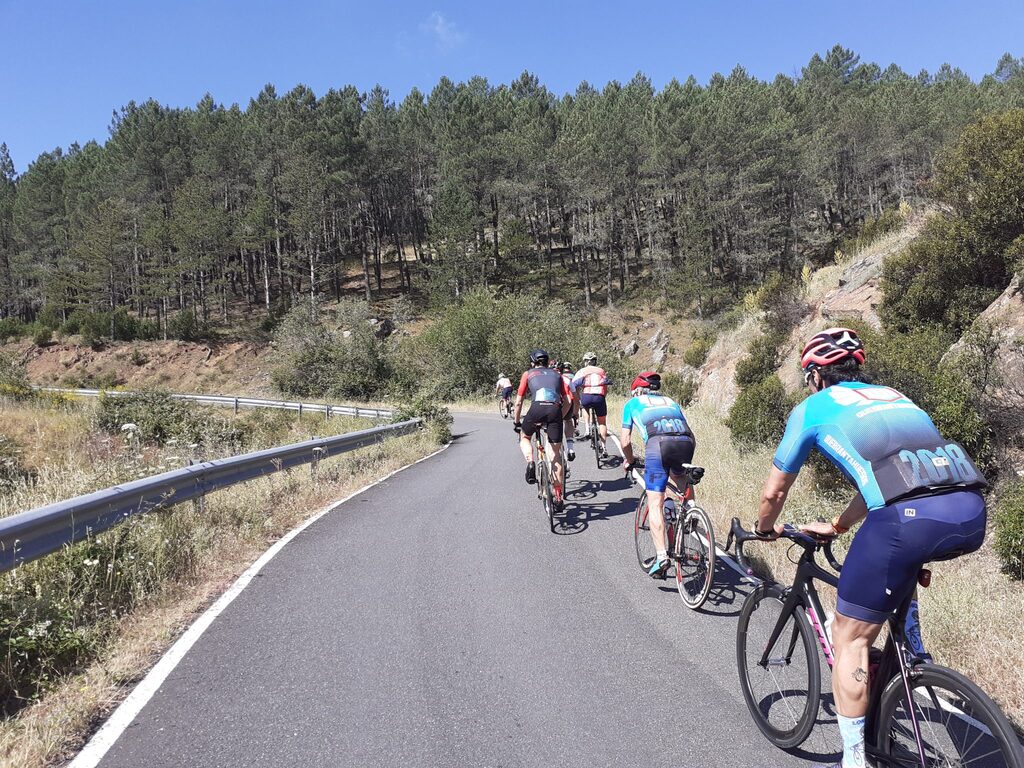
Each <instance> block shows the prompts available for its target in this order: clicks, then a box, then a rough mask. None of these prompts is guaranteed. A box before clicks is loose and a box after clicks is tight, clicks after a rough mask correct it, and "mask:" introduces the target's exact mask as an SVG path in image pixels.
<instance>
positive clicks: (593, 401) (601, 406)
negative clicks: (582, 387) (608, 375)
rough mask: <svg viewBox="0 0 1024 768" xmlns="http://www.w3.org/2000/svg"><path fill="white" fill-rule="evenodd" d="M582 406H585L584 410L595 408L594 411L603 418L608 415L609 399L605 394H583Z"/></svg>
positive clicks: (581, 396) (581, 398)
mask: <svg viewBox="0 0 1024 768" xmlns="http://www.w3.org/2000/svg"><path fill="white" fill-rule="evenodd" d="M580 408H583V409H584V410H586V409H587V408H593V409H594V413H596V414H597V416H598V417H599V418H602V419H603V418H604V417H605V416H607V415H608V401H607V400H605V399H604V395H588V394H586V393H583V394H581V395H580Z"/></svg>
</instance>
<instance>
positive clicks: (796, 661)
mask: <svg viewBox="0 0 1024 768" xmlns="http://www.w3.org/2000/svg"><path fill="white" fill-rule="evenodd" d="M784 600H785V598H784V597H783V591H782V587H780V586H779V585H778V584H762V585H760V586H759V587H757V589H755V590H754V591H753V592H751V593H750V595H749V596H748V597H747V599H746V601H745V602H744V603H743V610H742V611H740V620H739V625H738V626H737V628H736V663H737V665H738V666H739V672H740V688H741V689H742V690H743V699H744V700H745V701H746V702H747V709H749V710H750V715H751V717H753V718H754V722H755V723H757V727H758V728H759V729H760V730H761V733H763V734H764V735H765V737H766V738H767V739H768V741H770V742H771V743H772V744H774V745H775V746H777V747H780V748H781V749H789V748H791V747H795V746H797V745H798V744H801V743H802V742H803V741H804V739H806V738H807V736H808V735H809V734H810V732H811V728H813V727H814V719H815V716H816V715H817V713H818V706H819V702H820V699H821V667H820V666H819V663H818V652H817V648H816V647H815V639H814V632H813V631H812V630H811V623H810V622H809V621H808V620H807V615H806V614H805V613H804V609H803V608H801V607H797V608H796V609H795V610H794V611H793V613H791V614H790V615H789V616H788V617H787V618H786V621H785V624H784V625H783V628H782V632H781V634H780V635H779V638H778V640H776V641H775V645H774V646H773V647H772V648H770V649H769V650H768V663H767V664H766V665H762V664H761V657H762V655H763V654H764V651H765V648H766V647H767V645H768V640H769V638H770V637H771V634H772V630H774V629H775V625H776V623H777V622H778V619H779V616H780V615H781V613H782V607H783V602H784Z"/></svg>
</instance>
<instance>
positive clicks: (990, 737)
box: [870, 664, 1024, 768]
mask: <svg viewBox="0 0 1024 768" xmlns="http://www.w3.org/2000/svg"><path fill="white" fill-rule="evenodd" d="M909 675H910V687H911V694H912V695H911V700H912V701H913V705H912V706H911V705H910V704H908V699H907V690H906V687H905V686H904V684H903V678H902V677H895V678H893V679H892V680H891V681H890V682H889V683H888V685H887V686H886V688H885V690H884V691H883V692H882V698H881V702H880V704H879V708H878V720H877V729H876V733H875V744H874V747H875V749H874V750H870V751H874V752H876V754H877V755H878V756H880V757H882V758H884V759H885V760H886V761H887V763H888V764H889V765H892V766H908V768H909V767H910V766H922V765H923V766H925V767H926V768H930V766H947V765H950V766H952V765H955V766H964V768H967V767H968V766H970V768H1024V755H1022V753H1021V747H1020V742H1019V741H1018V740H1017V738H1016V735H1015V734H1014V731H1013V727H1012V726H1011V725H1010V724H1009V722H1008V721H1007V720H1006V716H1005V715H1004V714H1003V713H1002V712H1001V711H1000V709H999V707H998V706H996V704H995V702H993V701H992V699H990V698H989V697H988V695H986V694H985V692H984V691H982V690H981V689H980V688H979V687H978V686H976V685H975V684H974V683H972V682H971V681H970V680H968V679H967V678H966V677H964V676H963V675H961V674H959V673H958V672H954V671H953V670H951V669H947V668H945V667H939V666H936V665H934V664H918V665H916V666H914V667H913V668H911V670H910V671H909ZM915 721H916V723H917V733H918V734H920V737H921V741H920V744H921V749H922V750H923V752H924V762H923V763H922V761H921V754H920V752H919V750H918V740H917V738H916V736H915V729H914V723H915Z"/></svg>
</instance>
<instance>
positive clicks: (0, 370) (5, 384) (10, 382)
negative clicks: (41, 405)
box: [0, 352, 32, 400]
mask: <svg viewBox="0 0 1024 768" xmlns="http://www.w3.org/2000/svg"><path fill="white" fill-rule="evenodd" d="M0 395H6V396H7V397H13V398H15V399H18V400H23V399H26V398H30V397H32V385H31V384H30V383H29V380H28V373H26V372H25V366H24V365H23V364H22V363H21V362H20V361H19V360H18V359H17V358H16V357H15V356H14V355H12V354H9V353H6V352H4V353H0Z"/></svg>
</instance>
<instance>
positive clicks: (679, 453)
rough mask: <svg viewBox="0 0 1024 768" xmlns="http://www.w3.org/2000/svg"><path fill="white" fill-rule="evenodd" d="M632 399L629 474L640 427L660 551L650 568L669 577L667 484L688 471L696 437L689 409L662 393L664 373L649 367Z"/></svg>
mask: <svg viewBox="0 0 1024 768" xmlns="http://www.w3.org/2000/svg"><path fill="white" fill-rule="evenodd" d="M630 389H631V394H632V398H631V399H630V400H628V401H626V406H625V407H624V408H623V409H622V458H623V459H624V460H625V462H626V464H625V467H626V474H629V473H630V472H631V471H632V470H633V467H634V465H635V464H636V460H635V458H634V456H633V445H632V443H631V438H632V435H633V428H634V427H636V429H637V431H638V432H639V433H640V438H641V439H642V440H643V442H644V452H645V467H644V487H646V488H647V505H648V510H649V511H648V513H647V520H648V523H649V524H650V527H651V538H652V539H653V540H654V547H655V550H656V551H657V554H656V555H655V557H654V560H652V561H651V564H650V567H649V569H648V571H647V573H648V574H649V575H650V576H652V577H653V578H658V579H660V578H664V577H665V571H667V570H668V567H669V564H670V560H669V559H668V549H667V546H666V543H665V514H664V507H665V489H666V488H667V487H668V483H669V478H670V476H671V478H672V483H673V487H675V486H676V482H677V478H678V477H679V475H680V474H681V473H682V471H683V465H684V464H689V463H690V462H691V461H692V460H693V451H694V449H695V448H696V442H695V440H694V438H693V433H692V432H691V431H690V427H689V425H688V424H687V423H686V417H685V416H684V415H683V409H682V407H680V405H679V403H677V402H676V401H675V400H673V399H672V398H671V397H666V396H665V395H662V394H659V393H658V390H660V389H661V376H660V375H658V374H657V373H655V372H654V371H644V372H643V373H641V374H640V375H639V376H637V377H636V378H635V379H633V384H632V386H631V387H630Z"/></svg>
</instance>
